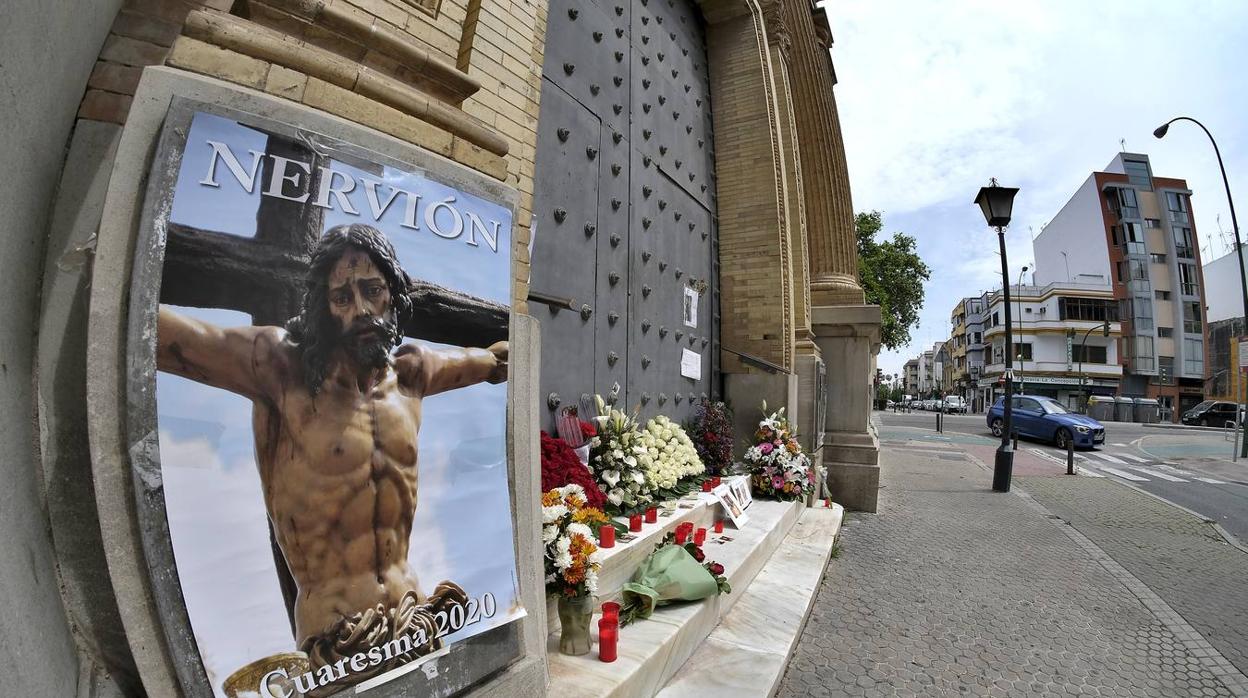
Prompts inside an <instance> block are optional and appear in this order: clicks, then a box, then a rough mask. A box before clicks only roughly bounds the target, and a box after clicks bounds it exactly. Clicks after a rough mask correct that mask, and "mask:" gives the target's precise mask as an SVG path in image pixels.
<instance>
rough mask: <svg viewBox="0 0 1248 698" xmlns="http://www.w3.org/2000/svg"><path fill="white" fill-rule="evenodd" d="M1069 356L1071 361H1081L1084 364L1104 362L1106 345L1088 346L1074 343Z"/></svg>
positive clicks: (1106, 351) (1106, 352)
mask: <svg viewBox="0 0 1248 698" xmlns="http://www.w3.org/2000/svg"><path fill="white" fill-rule="evenodd" d="M1071 348H1072V349H1073V351H1072V352H1071V355H1070V358H1071V360H1072V361H1082V362H1083V363H1086V364H1105V363H1109V362H1108V361H1106V358H1105V357H1106V355H1107V354H1108V349H1107V348H1106V347H1090V346H1086V345H1076V346H1074V347H1071Z"/></svg>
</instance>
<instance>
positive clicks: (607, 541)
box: [598, 524, 615, 548]
mask: <svg viewBox="0 0 1248 698" xmlns="http://www.w3.org/2000/svg"><path fill="white" fill-rule="evenodd" d="M598 547H600V548H614V547H615V526H612V525H611V524H603V525H602V526H601V527H599V528H598Z"/></svg>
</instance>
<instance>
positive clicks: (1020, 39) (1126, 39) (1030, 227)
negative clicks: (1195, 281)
mask: <svg viewBox="0 0 1248 698" xmlns="http://www.w3.org/2000/svg"><path fill="white" fill-rule="evenodd" d="M820 4H821V5H822V6H823V7H824V8H825V9H826V10H827V13H828V21H829V23H830V24H831V27H832V36H833V41H834V43H833V47H832V59H833V62H834V64H835V66H836V75H837V78H838V80H839V82H838V84H837V86H836V97H837V105H838V108H839V111H840V119H841V128H842V131H843V133H844V137H845V150H846V159H847V161H848V164H849V175H850V183H851V186H852V193H853V202H854V210H855V211H869V210H879V211H881V212H882V213H883V214H884V230H883V236H882V237H886V236H888V235H891V233H892V232H894V231H901V232H905V233H907V234H909V235H912V236H914V237H915V238H916V239H917V241H918V251H919V254H920V256H921V257H922V258H923V260H924V261H925V262H926V263H927V265H928V266H929V267H930V268H931V270H932V275H931V279H930V280H929V281H928V282H927V284H926V288H925V291H926V302H925V304H924V307H923V310H922V312H921V315H920V325H919V327H917V328H914V329H912V330H911V343H910V344H909V345H908V346H905V347H899V348H897V349H896V350H888V349H881V351H880V357H879V366H880V368H881V369H882V370H883V372H884V373H885V374H897V373H900V371H901V369H902V366H903V365H904V363H905V362H906V360H908V359H910V358H913V357H915V356H917V355H918V354H919V353H921V352H922V351H923V350H924V349H925V348H931V346H932V344H933V343H934V342H937V341H940V340H943V339H944V338H946V337H948V334H949V316H950V313H951V311H952V310H953V307H954V304H955V303H957V301H958V300H960V299H961V298H963V297H966V296H976V295H979V294H980V293H981V292H983V291H987V290H991V289H996V288H1000V286H1001V263H1000V258H999V255H998V252H997V249H998V246H997V239H996V233H995V232H994V231H992V230H991V229H989V228H988V227H987V225H986V224H985V223H984V219H983V215H982V214H981V213H980V211H979V208H978V207H977V206H975V205H974V204H973V203H972V201H973V200H974V198H975V194H976V193H977V192H978V191H979V188H980V187H982V186H985V185H987V184H988V179H989V178H990V177H996V178H997V179H998V180H999V182H1000V183H1001V185H1003V186H1014V187H1018V188H1019V190H1020V191H1019V193H1018V197H1017V198H1016V199H1015V203H1014V217H1013V221H1012V222H1011V224H1010V227H1009V229H1008V230H1007V231H1006V238H1007V258H1008V262H1009V268H1010V278H1011V279H1012V281H1011V283H1017V282H1018V276H1019V271H1020V270H1021V268H1022V267H1023V266H1024V265H1031V263H1032V259H1033V255H1032V249H1031V239H1032V238H1033V237H1034V236H1035V235H1038V234H1039V233H1040V231H1041V229H1042V228H1043V227H1044V225H1045V224H1046V223H1047V222H1048V221H1049V220H1050V219H1051V218H1052V217H1053V216H1054V215H1055V214H1056V213H1057V212H1058V210H1060V209H1061V207H1062V205H1063V204H1065V203H1066V201H1067V200H1068V199H1069V198H1070V197H1071V196H1072V195H1073V194H1074V192H1075V190H1076V188H1078V186H1079V185H1080V184H1082V183H1083V181H1084V180H1086V179H1087V178H1088V176H1089V175H1090V174H1091V173H1092V172H1094V171H1103V170H1104V168H1105V166H1106V165H1108V164H1109V162H1110V161H1111V160H1112V159H1113V158H1114V156H1115V155H1116V154H1117V153H1118V152H1119V151H1120V150H1121V149H1122V146H1121V144H1120V140H1125V142H1126V150H1127V151H1128V152H1138V153H1146V154H1147V155H1149V157H1150V159H1151V161H1152V167H1153V174H1154V176H1158V177H1174V178H1179V179H1186V180H1187V183H1188V186H1189V187H1190V188H1191V190H1192V191H1193V195H1192V209H1193V211H1194V213H1195V217H1196V230H1197V233H1198V234H1199V236H1200V245H1201V257H1202V259H1203V260H1204V261H1205V262H1209V261H1210V260H1212V259H1214V258H1216V257H1220V256H1222V255H1223V254H1225V253H1227V252H1229V251H1230V250H1231V249H1232V247H1231V245H1232V244H1233V243H1231V244H1227V243H1224V242H1223V240H1222V236H1220V235H1219V233H1218V230H1219V219H1220V222H1221V228H1222V229H1223V230H1225V232H1226V238H1227V239H1228V240H1230V239H1231V237H1230V235H1231V217H1230V209H1229V207H1228V206H1227V199H1226V193H1225V189H1224V187H1223V185H1222V177H1221V175H1220V173H1219V171H1218V162H1217V159H1216V157H1215V156H1214V152H1213V148H1212V146H1211V145H1210V144H1209V141H1208V139H1207V138H1206V137H1205V135H1204V133H1202V132H1201V131H1200V129H1199V128H1198V127H1196V126H1195V125H1193V124H1190V123H1186V122H1180V123H1177V124H1174V125H1173V126H1171V128H1170V132H1169V134H1168V135H1167V136H1166V138H1165V139H1164V140H1160V141H1159V140H1157V139H1155V138H1154V137H1153V135H1152V131H1153V129H1154V128H1156V127H1157V126H1159V125H1160V124H1162V123H1164V122H1166V121H1168V120H1169V119H1171V118H1173V117H1176V116H1181V115H1185V116H1191V117H1193V118H1196V119H1199V120H1200V121H1201V122H1203V123H1204V124H1205V126H1206V127H1208V128H1209V130H1210V131H1211V132H1212V133H1213V136H1214V137H1215V138H1216V139H1217V140H1218V147H1219V148H1220V149H1221V151H1222V158H1223V160H1224V162H1225V165H1226V170H1227V175H1228V177H1229V179H1230V185H1231V193H1232V196H1234V197H1235V200H1236V201H1237V202H1238V203H1239V205H1240V210H1238V211H1237V214H1240V215H1241V216H1245V217H1248V199H1244V198H1243V194H1244V192H1245V191H1248V136H1246V134H1245V132H1244V129H1243V124H1244V114H1245V113H1248V71H1246V70H1245V66H1246V65H1248V3H1243V2H1229V1H1228V2H1206V1H1202V2H1193V3H1162V2H1127V1H1125V0H1109V1H1107V2H1100V3H1089V2H1071V1H1066V0H1052V1H1049V0H1046V1H1045V2H1027V3H1000V2H970V1H966V0H958V1H957V2H952V1H944V2H926V1H924V2H920V1H914V2H910V1H907V2H870V1H865V0H837V1H836V2H821V3H820ZM1245 225H1248V218H1246V219H1245ZM1243 232H1244V233H1246V234H1248V230H1244V231H1243ZM1027 278H1028V279H1029V278H1030V274H1028V277H1027Z"/></svg>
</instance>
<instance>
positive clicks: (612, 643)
mask: <svg viewBox="0 0 1248 698" xmlns="http://www.w3.org/2000/svg"><path fill="white" fill-rule="evenodd" d="M619 641H620V622H619V621H618V620H616V619H614V618H603V619H601V620H599V621H598V659H599V660H601V661H604V662H614V661H615V657H616V648H617V645H618V644H619Z"/></svg>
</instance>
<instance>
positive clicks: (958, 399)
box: [945, 395, 966, 414]
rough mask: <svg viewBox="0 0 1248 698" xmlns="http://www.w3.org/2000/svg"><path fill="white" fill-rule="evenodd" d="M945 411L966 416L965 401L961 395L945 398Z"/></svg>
mask: <svg viewBox="0 0 1248 698" xmlns="http://www.w3.org/2000/svg"><path fill="white" fill-rule="evenodd" d="M945 411H946V412H957V413H958V414H966V400H965V399H964V398H963V397H962V396H961V395H950V396H949V397H947V398H945Z"/></svg>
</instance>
